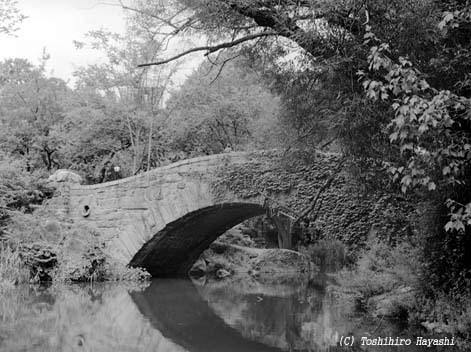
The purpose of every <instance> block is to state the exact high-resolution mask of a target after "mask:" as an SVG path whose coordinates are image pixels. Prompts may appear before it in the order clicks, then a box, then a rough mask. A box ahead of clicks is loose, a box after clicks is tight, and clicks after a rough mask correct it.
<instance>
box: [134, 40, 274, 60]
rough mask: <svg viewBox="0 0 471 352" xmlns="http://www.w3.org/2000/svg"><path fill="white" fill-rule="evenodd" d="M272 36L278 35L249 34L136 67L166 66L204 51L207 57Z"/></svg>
mask: <svg viewBox="0 0 471 352" xmlns="http://www.w3.org/2000/svg"><path fill="white" fill-rule="evenodd" d="M272 35H278V33H277V32H275V31H265V32H260V33H254V34H250V35H247V36H245V37H242V38H239V39H236V40H233V41H230V42H225V43H221V44H218V45H214V46H200V47H196V48H192V49H189V50H186V51H184V52H182V53H180V54H178V55H175V56H172V57H170V58H168V59H165V60H161V61H156V62H150V63H146V64H140V65H138V66H137V67H147V66H157V65H164V64H167V63H169V62H171V61H174V60H177V59H179V58H181V57H183V56H186V55H188V54H191V53H194V52H197V51H206V54H205V55H209V54H211V53H214V52H216V51H219V50H222V49H227V48H231V47H233V46H236V45H239V44H241V43H244V42H247V41H250V40H253V39H257V38H261V37H268V36H272Z"/></svg>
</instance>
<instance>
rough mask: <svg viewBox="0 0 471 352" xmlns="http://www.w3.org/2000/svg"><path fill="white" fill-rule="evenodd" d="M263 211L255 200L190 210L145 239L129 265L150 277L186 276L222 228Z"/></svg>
mask: <svg viewBox="0 0 471 352" xmlns="http://www.w3.org/2000/svg"><path fill="white" fill-rule="evenodd" d="M264 213H265V208H264V207H263V205H260V204H257V203H243V202H234V203H221V204H215V205H211V206H207V207H204V208H201V209H198V210H195V211H192V212H190V213H188V214H186V215H184V216H182V217H180V218H179V219H177V220H175V221H173V222H171V223H169V224H167V225H166V226H165V227H164V228H163V229H162V230H160V231H158V232H157V233H156V234H155V235H154V236H152V238H151V239H150V240H149V241H147V242H146V243H145V244H144V245H143V246H142V248H141V249H140V250H138V251H137V253H136V254H135V255H134V257H133V258H132V260H131V262H130V265H131V266H135V267H142V268H145V269H146V270H147V271H148V272H149V273H150V274H152V276H158V277H172V276H173V277H174V276H185V275H186V274H187V272H188V270H189V269H190V268H191V266H192V265H193V263H194V262H195V261H196V260H197V259H198V257H199V256H200V255H201V253H202V252H203V251H204V250H205V249H207V248H208V247H209V245H210V244H211V243H212V242H213V241H214V240H215V239H216V238H218V237H219V236H220V235H222V234H223V233H224V232H225V231H227V230H228V229H230V228H231V227H233V226H235V225H237V224H239V223H241V222H242V221H244V220H246V219H249V218H251V217H254V216H258V215H262V214H264Z"/></svg>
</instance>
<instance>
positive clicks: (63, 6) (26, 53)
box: [0, 0, 203, 87]
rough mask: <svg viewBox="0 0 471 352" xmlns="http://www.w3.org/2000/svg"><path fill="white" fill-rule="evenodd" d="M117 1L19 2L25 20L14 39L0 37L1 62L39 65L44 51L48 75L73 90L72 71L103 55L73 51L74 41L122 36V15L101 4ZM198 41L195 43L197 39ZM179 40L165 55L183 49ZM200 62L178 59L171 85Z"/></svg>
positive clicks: (199, 56) (193, 58)
mask: <svg viewBox="0 0 471 352" xmlns="http://www.w3.org/2000/svg"><path fill="white" fill-rule="evenodd" d="M105 2H108V3H113V2H114V3H115V4H116V3H117V1H116V0H18V7H19V9H20V11H21V12H22V14H23V15H25V16H27V17H28V18H27V19H25V20H24V21H23V23H21V24H20V30H19V31H17V32H15V33H14V36H6V35H1V34H0V60H4V59H6V58H15V57H18V58H26V59H28V60H29V61H31V62H32V63H33V64H38V63H39V60H40V58H41V56H42V53H43V49H44V48H45V49H46V53H47V54H49V55H50V59H49V61H48V64H47V66H46V71H47V73H48V75H50V76H55V77H59V78H62V79H64V80H65V81H67V82H69V85H70V86H71V87H72V86H73V83H74V79H73V76H72V73H73V72H74V70H75V68H77V67H79V66H83V65H87V64H93V63H97V62H100V61H101V60H100V58H102V57H103V56H102V55H103V54H101V53H100V52H98V51H97V50H91V49H80V50H78V49H76V48H75V46H74V44H73V41H74V40H77V41H82V40H84V39H85V34H86V33H87V32H88V31H90V30H96V29H105V30H109V31H112V32H117V33H124V31H125V16H124V11H123V10H122V9H121V7H119V6H111V5H106V4H104V3H105ZM196 41H197V42H198V40H196ZM184 45H187V44H184V42H182V41H178V40H177V41H176V42H172V43H171V44H170V45H169V48H168V49H167V52H166V53H165V54H164V56H170V55H173V54H175V53H176V52H180V51H181V50H182V49H183V46H184ZM202 60H203V55H202V54H198V53H197V54H195V55H193V56H191V55H190V56H189V57H188V58H187V59H186V60H180V61H179V63H180V66H179V67H178V73H177V74H176V75H175V76H174V82H176V84H177V85H178V84H179V83H181V82H183V81H184V79H185V78H186V76H187V75H188V74H190V73H191V72H192V71H193V70H194V69H195V68H196V67H197V66H198V65H199V64H200V63H201V61H202Z"/></svg>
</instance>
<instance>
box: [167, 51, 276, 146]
mask: <svg viewBox="0 0 471 352" xmlns="http://www.w3.org/2000/svg"><path fill="white" fill-rule="evenodd" d="M232 57H233V56H230V55H228V56H227V57H223V56H221V57H220V58H219V60H217V61H216V62H212V63H209V62H205V63H203V64H202V65H201V66H200V67H199V68H198V69H197V70H196V71H195V72H194V73H193V74H192V75H191V76H190V77H188V79H187V80H186V81H185V82H184V83H183V85H182V87H181V88H180V89H179V90H177V91H176V92H175V93H174V94H173V95H172V96H171V97H170V99H169V101H168V104H167V109H168V110H169V111H171V114H170V119H169V129H168V130H167V133H169V134H170V136H169V139H171V140H172V143H173V145H174V148H176V149H181V150H183V151H185V152H187V153H189V154H192V153H197V152H198V151H199V152H200V153H204V154H213V153H220V152H223V151H224V150H226V149H230V150H242V149H251V148H252V149H253V148H257V149H266V148H273V147H274V146H278V145H279V140H280V137H281V131H280V130H281V129H280V125H279V122H280V121H279V115H280V105H279V98H278V97H277V96H275V95H273V94H272V93H271V92H270V91H269V90H268V89H267V88H266V87H265V86H264V84H263V80H261V77H260V75H259V74H258V73H257V72H256V71H254V70H251V69H250V68H249V66H248V64H247V62H246V60H245V59H243V58H237V59H233V60H232V61H230V62H229V59H231V58H232ZM223 65H224V66H223Z"/></svg>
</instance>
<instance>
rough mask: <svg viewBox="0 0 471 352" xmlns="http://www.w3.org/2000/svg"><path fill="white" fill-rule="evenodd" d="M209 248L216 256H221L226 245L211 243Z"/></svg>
mask: <svg viewBox="0 0 471 352" xmlns="http://www.w3.org/2000/svg"><path fill="white" fill-rule="evenodd" d="M209 248H210V249H212V250H213V251H214V253H216V254H222V253H224V252H225V251H226V250H227V245H226V244H224V243H220V242H213V243H211V245H210V246H209Z"/></svg>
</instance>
